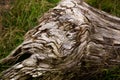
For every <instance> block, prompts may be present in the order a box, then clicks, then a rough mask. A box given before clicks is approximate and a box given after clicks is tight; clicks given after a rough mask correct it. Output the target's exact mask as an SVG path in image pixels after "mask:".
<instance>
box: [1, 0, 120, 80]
mask: <svg viewBox="0 0 120 80" xmlns="http://www.w3.org/2000/svg"><path fill="white" fill-rule="evenodd" d="M0 62H1V63H2V64H5V63H7V64H11V65H13V66H12V67H10V68H9V69H7V70H5V71H3V72H2V79H3V80H26V79H28V78H32V77H39V78H40V80H53V79H52V78H53V77H54V80H68V79H65V78H64V77H65V76H64V77H63V76H61V75H59V73H62V74H65V73H74V72H75V71H79V72H80V73H81V74H82V73H86V74H87V73H90V70H91V71H94V70H96V69H98V68H100V67H102V68H103V67H105V68H106V67H112V66H115V65H120V18H117V17H114V16H111V15H109V14H107V13H105V12H103V11H100V10H97V9H95V8H93V7H91V6H89V5H88V4H86V3H85V2H82V0H62V1H61V2H60V3H59V4H58V5H57V6H56V7H55V8H53V9H51V10H50V11H48V12H47V13H46V14H44V16H43V17H42V18H41V19H40V20H39V25H38V26H37V27H35V28H34V29H32V30H30V31H28V32H27V34H26V35H25V39H24V42H23V43H22V44H21V45H20V46H18V47H17V48H16V49H15V50H14V51H13V52H12V53H11V54H10V55H9V56H8V57H6V58H4V59H2V60H1V61H0ZM86 67H87V68H90V70H89V72H88V71H87V70H86V69H87V68H86ZM85 71H86V72H85ZM51 75H52V76H51ZM41 76H42V77H41ZM46 76H47V77H46ZM76 80H77V79H76Z"/></svg>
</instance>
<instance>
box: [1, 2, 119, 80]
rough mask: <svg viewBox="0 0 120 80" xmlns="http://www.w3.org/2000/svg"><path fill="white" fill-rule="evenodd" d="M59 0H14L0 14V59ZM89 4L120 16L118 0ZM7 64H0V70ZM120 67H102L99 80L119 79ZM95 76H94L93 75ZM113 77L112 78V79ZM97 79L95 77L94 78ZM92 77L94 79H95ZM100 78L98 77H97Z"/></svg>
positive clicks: (21, 39)
mask: <svg viewBox="0 0 120 80" xmlns="http://www.w3.org/2000/svg"><path fill="white" fill-rule="evenodd" d="M59 1H60V0H15V1H14V2H12V3H11V7H10V9H8V10H3V11H2V13H1V16H0V22H2V26H3V30H2V31H0V59H2V58H4V57H6V56H7V55H8V54H9V53H10V52H11V51H12V50H13V49H15V48H16V47H17V46H18V45H19V44H20V43H22V41H23V36H24V34H25V33H26V32H27V31H28V30H30V29H32V28H33V27H34V26H35V25H37V24H38V23H37V21H38V19H39V18H40V17H41V16H42V15H43V13H44V12H46V11H48V10H49V9H50V8H52V7H54V6H55V5H56V4H57V3H58V2H59ZM86 1H87V2H88V3H89V4H90V5H92V6H94V7H96V8H98V9H101V10H104V11H106V12H109V13H110V14H113V15H116V16H119V17H120V5H119V4H120V1H119V0H86ZM7 67H8V66H5V65H0V71H2V70H4V68H7ZM119 69H120V68H113V69H110V70H108V69H103V73H104V78H102V79H101V80H119V79H120V75H119V74H120V70H119ZM94 78H95V77H94ZM113 78H114V79H113ZM96 79H97V78H96ZM96 79H94V80H96ZM99 80H100V79H99Z"/></svg>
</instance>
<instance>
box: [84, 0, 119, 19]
mask: <svg viewBox="0 0 120 80" xmlns="http://www.w3.org/2000/svg"><path fill="white" fill-rule="evenodd" d="M85 1H86V2H87V3H89V4H90V5H91V6H93V7H96V8H98V9H100V10H103V11H106V12H108V13H110V14H112V15H115V16H118V17H120V0H85Z"/></svg>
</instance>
